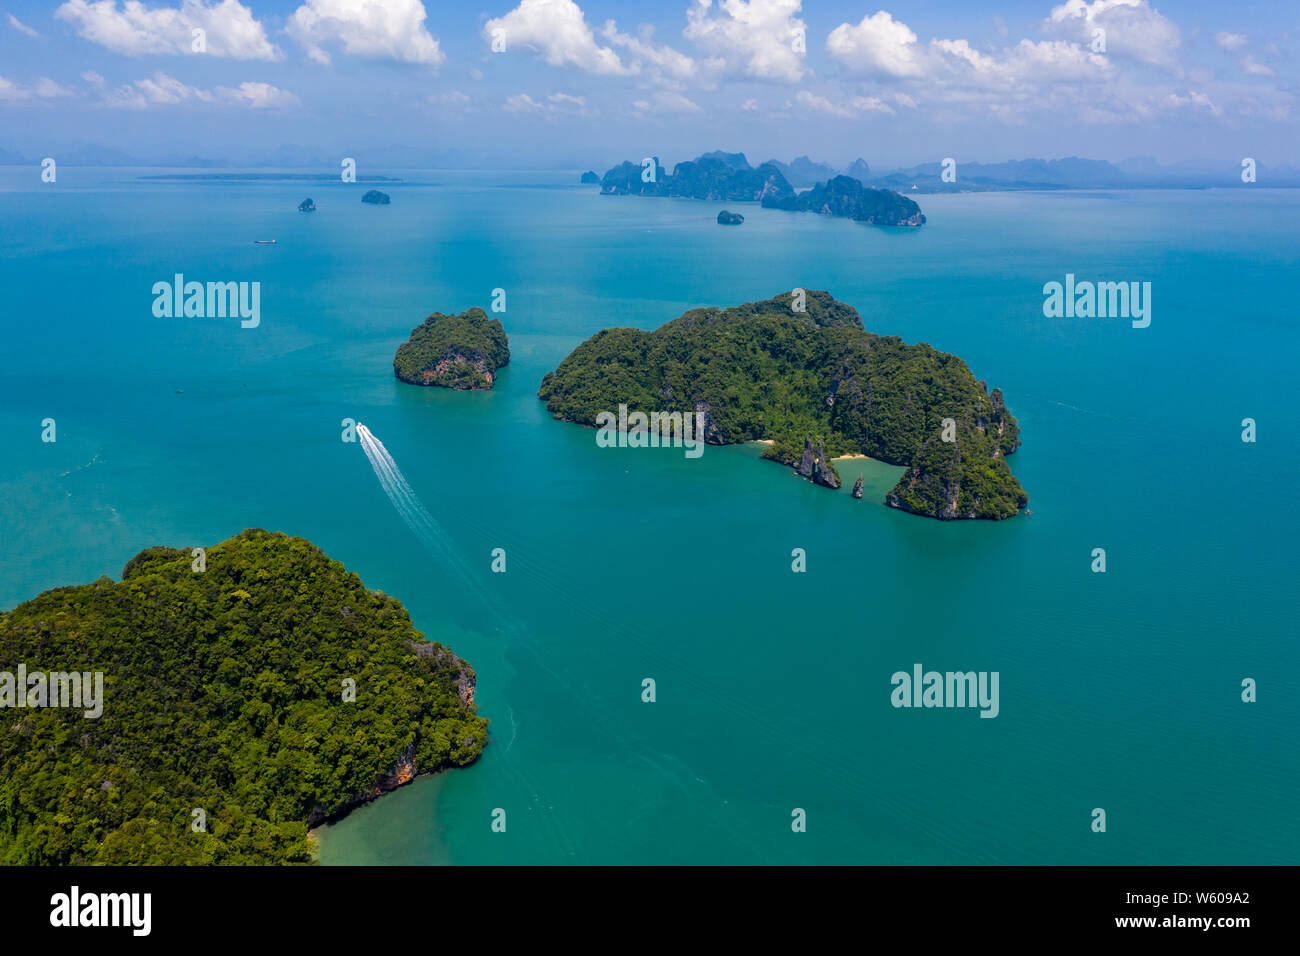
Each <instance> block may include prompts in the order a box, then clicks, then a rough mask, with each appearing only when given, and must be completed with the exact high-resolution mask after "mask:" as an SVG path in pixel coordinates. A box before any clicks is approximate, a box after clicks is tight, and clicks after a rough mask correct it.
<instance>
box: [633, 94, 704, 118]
mask: <svg viewBox="0 0 1300 956" xmlns="http://www.w3.org/2000/svg"><path fill="white" fill-rule="evenodd" d="M632 106H633V107H634V108H635V109H636V110H637V112H639V113H677V114H686V113H699V112H702V110H701V107H700V105H699V104H698V103H696V102H694V101H693V100H690V99H687V98H686V97H685V96H683V95H682V94H681V93H675V92H673V91H672V90H658V91H657V92H655V93H653V94H652V95H651V96H650V97H649V98H648V99H640V100H637V101H635V102H634V103H633V104H632Z"/></svg>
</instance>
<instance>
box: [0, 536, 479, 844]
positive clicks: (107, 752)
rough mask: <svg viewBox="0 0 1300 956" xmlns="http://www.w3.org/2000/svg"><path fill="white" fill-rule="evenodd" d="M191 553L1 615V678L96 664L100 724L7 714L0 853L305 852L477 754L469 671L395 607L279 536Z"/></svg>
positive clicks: (58, 715) (133, 563)
mask: <svg viewBox="0 0 1300 956" xmlns="http://www.w3.org/2000/svg"><path fill="white" fill-rule="evenodd" d="M196 560H197V559H196V558H194V557H193V556H192V553H191V551H190V550H188V549H186V550H177V549H175V548H165V547H155V548H149V549H147V550H145V551H142V552H140V554H138V555H136V556H135V557H134V558H132V559H131V560H130V561H129V562H128V563H127V565H126V567H125V568H124V569H123V571H122V580H121V581H120V582H114V581H112V580H111V579H110V578H107V577H102V578H100V579H99V580H98V581H95V582H93V583H91V584H85V585H80V586H76V587H63V588H55V589H54V590H50V591H46V592H44V593H43V594H40V595H38V596H37V597H36V598H34V599H33V600H31V601H28V602H26V603H24V604H20V605H19V606H18V607H16V608H14V609H13V610H12V611H9V612H7V613H4V614H0V669H2V670H6V671H9V672H13V671H14V670H15V669H16V668H17V666H18V664H19V663H24V664H25V666H26V670H27V672H28V673H29V674H30V673H32V672H34V671H38V670H47V671H65V670H77V671H101V672H102V673H103V675H104V677H103V681H104V693H103V697H104V700H103V702H102V703H103V709H102V715H101V716H100V717H98V718H97V719H87V718H86V717H84V716H83V712H82V711H81V710H80V709H73V708H55V707H29V708H24V709H13V710H8V709H7V710H5V711H3V712H0V720H2V725H0V726H2V729H0V734H3V746H0V758H2V760H3V764H2V766H0V770H2V771H3V773H2V775H0V862H3V863H4V864H7V865H14V864H26V865H31V864H35V865H46V864H200V863H217V864H283V863H310V862H312V861H313V859H314V854H313V851H312V846H311V842H310V840H309V838H308V828H309V826H313V825H315V824H316V823H318V822H321V821H322V820H326V819H329V818H331V817H333V816H336V815H338V814H340V813H342V812H344V811H346V810H347V809H348V808H349V807H352V806H354V805H356V804H358V803H361V802H364V801H366V800H369V799H372V798H373V797H375V796H378V795H379V794H380V793H383V792H385V791H386V790H391V789H393V788H394V787H396V786H399V785H401V784H403V783H406V782H407V781H409V780H411V779H412V778H413V777H415V776H416V775H419V774H424V773H430V772H433V771H437V770H441V769H444V768H448V767H459V766H464V765H465V764H468V763H471V762H473V761H474V760H476V759H477V758H478V757H479V755H480V754H481V752H482V750H483V746H484V744H485V743H486V742H487V727H488V723H487V721H486V720H484V719H483V718H481V717H479V716H478V714H477V710H476V708H475V706H474V703H473V694H474V672H473V670H471V669H470V667H469V665H468V664H466V663H465V662H464V661H462V660H461V659H460V658H458V657H457V656H456V655H455V654H453V653H452V652H451V651H450V650H449V649H447V648H445V647H443V646H442V645H441V644H434V643H430V642H428V641H426V640H424V636H423V635H422V634H421V633H420V632H419V631H417V630H416V629H415V627H414V626H413V625H412V623H411V619H410V617H409V615H408V614H407V612H406V610H405V609H404V608H403V607H402V605H401V604H400V603H399V602H398V601H397V600H396V599H394V598H391V597H389V596H387V595H385V594H383V593H382V592H380V591H371V590H368V589H367V588H366V587H365V586H364V585H363V584H362V583H361V580H360V578H358V577H357V575H356V574H351V573H348V572H347V571H346V570H345V569H344V567H343V565H342V564H340V563H339V562H337V561H333V560H331V559H330V558H328V557H327V556H326V555H325V554H324V553H323V552H322V551H321V550H320V549H319V548H317V547H316V546H315V545H313V544H312V543H311V542H309V541H306V540H304V539H302V538H294V537H289V536H287V535H284V534H275V533H270V532H266V531H260V530H248V531H244V532H242V533H241V534H239V535H236V536H235V537H233V538H231V539H229V540H227V541H224V542H222V543H221V544H219V545H216V546H215V547H212V548H209V549H207V552H206V556H205V569H204V570H198V571H196V570H195V569H194V568H195V562H196ZM350 687H352V688H354V693H350V692H349V688H350ZM349 698H351V699H349ZM196 811H197V812H196Z"/></svg>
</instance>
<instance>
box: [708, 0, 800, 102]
mask: <svg viewBox="0 0 1300 956" xmlns="http://www.w3.org/2000/svg"><path fill="white" fill-rule="evenodd" d="M800 8H801V2H800V0H719V3H718V5H717V8H716V12H715V8H714V5H713V0H692V3H691V7H690V9H688V10H687V12H686V30H685V31H684V35H685V36H686V38H687V39H689V40H691V41H692V42H694V43H696V44H698V45H699V46H700V47H701V48H703V49H705V50H708V51H709V52H711V53H713V54H715V55H716V56H717V57H718V58H719V60H720V61H721V65H722V66H723V68H724V70H725V72H726V73H728V74H730V75H736V76H745V77H749V78H751V79H758V80H776V81H779V82H784V83H797V82H799V80H801V79H802V78H803V76H804V75H805V74H806V73H807V72H808V68H807V66H806V65H805V63H804V57H803V54H802V53H801V52H799V50H798V49H796V47H797V46H798V45H799V44H801V43H802V44H803V45H804V46H806V44H807V41H806V39H805V37H806V31H807V27H806V25H805V24H804V21H803V20H801V19H799V18H798V17H797V16H796V14H797V13H799V11H800Z"/></svg>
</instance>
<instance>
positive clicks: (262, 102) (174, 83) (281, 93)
mask: <svg viewBox="0 0 1300 956" xmlns="http://www.w3.org/2000/svg"><path fill="white" fill-rule="evenodd" d="M81 77H82V79H84V80H85V81H86V82H87V83H89V84H90V85H91V87H93V88H94V89H95V90H97V91H98V93H99V101H100V102H101V103H102V104H103V105H105V106H109V107H112V108H114V109H145V108H147V107H149V106H177V105H180V104H182V103H204V104H208V105H212V106H229V107H242V108H247V109H271V108H278V107H286V106H294V105H297V103H298V97H296V96H294V95H293V94H292V93H290V92H288V91H287V90H282V89H280V88H279V87H276V86H272V85H271V84H269V83H257V82H251V81H249V82H244V83H240V84H239V86H237V87H228V86H218V87H215V88H214V89H211V90H205V89H201V88H199V87H195V86H189V85H187V84H185V83H183V82H181V81H180V80H178V79H176V78H175V77H173V76H169V75H168V74H166V73H164V72H162V71H161V70H158V71H155V72H154V74H153V75H152V76H149V77H146V78H144V79H142V80H136V81H135V82H134V83H126V84H123V85H122V86H119V87H117V88H116V89H113V90H110V89H108V87H107V85H106V84H105V82H104V78H103V77H102V76H100V75H99V74H98V73H95V72H93V71H87V72H85V73H82V74H81Z"/></svg>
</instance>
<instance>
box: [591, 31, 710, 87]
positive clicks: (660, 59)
mask: <svg viewBox="0 0 1300 956" xmlns="http://www.w3.org/2000/svg"><path fill="white" fill-rule="evenodd" d="M601 36H603V37H604V38H605V39H606V40H608V41H609V42H610V43H611V44H613V45H614V46H616V47H622V48H623V49H624V50H626V51H627V53H628V57H629V60H630V67H629V68H630V69H631V71H632V72H634V73H642V72H644V73H645V74H646V75H648V76H649V78H650V79H651V80H652V81H653V82H655V83H660V84H664V83H667V84H681V83H683V82H685V81H687V80H692V79H694V78H696V76H697V74H698V72H699V69H698V66H697V64H696V62H695V60H694V59H693V58H692V57H689V56H687V55H686V54H685V53H681V52H679V51H677V50H674V49H673V48H672V47H668V46H655V45H654V43H653V42H651V36H652V31H651V30H650V28H648V27H646V28H643V35H642V37H641V38H637V37H634V36H630V35H628V34H626V33H620V32H619V30H618V27H617V26H615V24H614V21H613V20H606V21H605V27H604V29H603V30H601Z"/></svg>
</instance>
